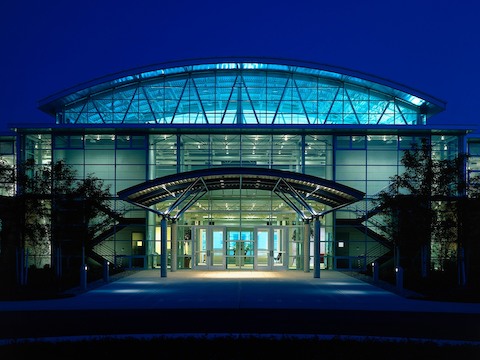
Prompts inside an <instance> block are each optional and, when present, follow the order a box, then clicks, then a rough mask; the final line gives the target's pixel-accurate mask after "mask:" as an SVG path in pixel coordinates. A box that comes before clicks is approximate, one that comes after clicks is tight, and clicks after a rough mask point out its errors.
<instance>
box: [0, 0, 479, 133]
mask: <svg viewBox="0 0 480 360" xmlns="http://www.w3.org/2000/svg"><path fill="white" fill-rule="evenodd" d="M0 44H1V55H0V64H1V69H2V76H1V82H2V93H1V96H0V109H1V110H0V125H1V126H0V131H3V130H4V129H7V125H8V124H12V123H17V122H26V123H32V122H46V121H53V120H51V118H50V117H48V116H46V115H44V114H43V113H42V112H40V111H39V110H37V101H38V100H40V99H42V98H44V97H46V96H49V95H52V94H54V93H56V92H58V91H61V90H63V89H66V88H69V87H71V86H74V85H77V84H79V83H83V82H86V81H89V80H93V79H95V78H98V77H101V76H104V75H108V74H111V73H115V72H118V71H123V70H128V69H131V68H136V67H140V66H146V65H151V64H156V63H161V62H165V61H170V60H184V59H190V58H203V57H217V56H254V57H273V58H288V59H296V60H302V61H313V62H318V63H323V64H330V65H335V66H340V67H346V68H349V69H352V70H357V71H361V72H365V73H369V74H373V75H376V76H379V77H383V78H386V79H389V80H392V81H395V82H399V83H402V84H405V85H407V86H409V87H412V88H415V89H418V90H420V91H423V92H426V93H428V94H430V95H432V96H434V97H437V98H440V99H442V100H445V101H447V110H446V111H445V112H443V113H442V114H439V115H437V116H436V117H434V118H432V120H431V123H440V122H441V123H444V124H457V125H460V124H476V123H479V122H480V116H479V115H478V114H477V112H476V108H477V107H478V106H480V102H479V101H478V98H479V96H478V95H477V94H476V91H475V90H476V87H477V84H478V83H479V82H480V70H479V66H480V1H477V0H457V1H448V0H405V1H390V0H371V1H369V0H364V1H361V0H352V1H351V0H345V1H322V0H317V1H314V0H310V1H307V0H296V1H282V0H276V1H262V0H256V1H251V0H244V1H193V0H172V1H168V2H167V1H162V0H136V1H124V0H116V1H115V0H83V1H70V0H44V1H40V0H38V1H37V0H16V1H13V0H9V1H2V2H1V4H0Z"/></svg>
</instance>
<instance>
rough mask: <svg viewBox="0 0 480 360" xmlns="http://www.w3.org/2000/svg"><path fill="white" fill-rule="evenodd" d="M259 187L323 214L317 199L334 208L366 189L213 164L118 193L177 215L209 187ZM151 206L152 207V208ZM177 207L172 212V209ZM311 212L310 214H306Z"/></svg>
mask: <svg viewBox="0 0 480 360" xmlns="http://www.w3.org/2000/svg"><path fill="white" fill-rule="evenodd" d="M228 189H257V190H266V191H271V192H274V193H275V194H277V195H278V196H279V197H280V198H282V200H284V201H285V202H286V203H287V204H288V205H290V207H292V208H293V209H294V210H295V211H296V212H297V213H298V214H299V215H300V216H301V217H303V218H308V217H315V216H321V215H322V213H319V212H317V211H316V210H315V205H314V203H319V204H325V205H328V206H331V207H332V208H335V207H339V206H343V205H347V204H350V203H352V202H355V201H358V200H360V199H362V198H363V196H364V195H365V194H364V193H362V192H360V191H358V190H355V189H352V188H350V187H348V186H345V185H341V184H338V183H335V182H333V181H329V180H325V179H322V178H319V177H316V176H311V175H304V174H299V173H295V172H289V171H283V170H274V169H264V168H246V167H239V168H211V169H202V170H195V171H190V172H184V173H180V174H173V175H168V176H164V177H161V178H157V179H155V180H151V181H147V182H144V183H142V184H139V185H136V186H133V187H130V188H128V189H125V190H123V191H120V192H119V193H118V196H119V197H120V198H121V199H123V200H126V201H129V202H131V203H134V204H136V205H138V206H140V207H145V208H149V207H150V206H152V205H155V204H157V203H161V202H165V201H169V202H172V204H171V205H170V206H169V207H168V209H167V210H166V211H164V212H157V213H158V215H162V216H166V217H172V218H177V217H178V216H180V215H181V214H182V213H183V212H185V211H186V210H187V209H188V208H189V207H190V206H191V205H192V204H193V203H195V202H196V201H198V200H199V199H200V198H201V197H202V196H203V195H205V194H206V193H207V192H209V191H215V190H228ZM149 210H151V211H154V210H152V209H151V208H149ZM174 210H175V211H177V212H176V214H175V216H172V215H171V214H172V212H173V211H174ZM305 212H307V213H308V215H309V216H307V215H306V214H305Z"/></svg>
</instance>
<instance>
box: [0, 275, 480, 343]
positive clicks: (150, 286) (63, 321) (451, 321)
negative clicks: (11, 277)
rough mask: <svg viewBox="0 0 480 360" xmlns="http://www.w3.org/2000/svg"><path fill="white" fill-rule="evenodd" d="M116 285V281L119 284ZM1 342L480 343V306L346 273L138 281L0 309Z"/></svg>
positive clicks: (134, 278) (128, 279)
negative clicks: (275, 337)
mask: <svg viewBox="0 0 480 360" xmlns="http://www.w3.org/2000/svg"><path fill="white" fill-rule="evenodd" d="M112 280H113V279H112ZM0 316H1V317H2V326H1V329H0V338H3V339H12V338H26V337H27V338H29V337H46V336H49V337H50V336H79V335H107V334H165V333H169V334H170V333H283V334H287V333H296V334H302V333H303V334H307V333H308V334H341V335H361V336H387V337H388V336H394V337H405V338H429V339H433V338H434V339H449V340H468V341H479V342H480V304H477V303H475V304H473V303H448V302H434V301H425V300H419V299H412V298H407V297H404V296H400V295H397V294H395V293H393V292H390V291H387V290H385V289H383V288H381V287H377V286H374V285H372V284H369V283H367V282H364V281H361V280H359V279H358V278H356V277H352V276H349V275H347V274H345V273H342V272H336V271H322V272H321V277H320V278H319V279H315V278H313V274H312V273H303V272H294V271H285V272H249V271H223V272H220V271H218V272H217V271H212V272H196V271H177V272H173V273H172V272H169V273H168V274H167V277H166V278H162V277H160V271H159V270H146V271H139V272H135V273H132V274H131V275H129V276H125V277H121V278H118V279H117V280H115V281H111V282H109V283H102V282H100V283H97V284H96V286H93V285H90V289H87V291H86V292H81V293H78V294H76V295H75V296H73V297H69V298H64V299H55V300H35V301H3V302H0Z"/></svg>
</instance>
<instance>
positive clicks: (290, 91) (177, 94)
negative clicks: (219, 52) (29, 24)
mask: <svg viewBox="0 0 480 360" xmlns="http://www.w3.org/2000/svg"><path fill="white" fill-rule="evenodd" d="M335 70H336V71H335ZM409 90H410V89H407V88H405V87H404V86H401V85H399V84H395V83H393V82H389V81H387V80H384V79H379V78H375V77H373V76H371V75H366V74H361V73H355V72H353V71H351V70H347V69H336V68H333V67H329V66H323V68H322V66H319V65H317V67H315V66H314V64H303V65H302V63H298V64H294V63H293V62H292V61H286V63H285V64H282V63H273V62H270V61H265V62H256V61H224V62H222V61H220V62H205V63H198V61H192V62H191V63H190V64H189V63H187V64H184V65H175V66H167V67H164V68H159V69H154V68H148V69H145V70H143V71H139V72H136V73H133V72H132V73H130V74H127V75H124V76H119V77H118V76H117V77H116V78H113V79H110V80H104V81H103V82H102V81H100V80H99V81H97V82H95V83H92V84H88V86H87V87H85V86H84V87H83V88H80V89H77V90H71V91H70V92H69V93H67V94H62V95H59V96H57V97H56V98H55V97H51V98H49V99H47V100H45V101H44V102H43V104H42V105H41V106H40V108H41V109H42V110H44V111H46V112H50V113H52V114H55V115H56V114H57V113H63V115H64V116H57V119H59V120H58V121H65V122H68V123H72V122H76V123H82V124H88V123H102V122H106V123H109V122H113V123H124V122H128V123H152V122H157V123H163V122H167V123H168V122H172V123H173V124H175V123H180V124H206V123H215V124H233V123H235V124H239V125H241V124H243V123H249V124H256V123H260V124H309V123H310V124H322V123H327V124H349V123H352V124H353V123H355V124H377V123H378V124H383V125H385V124H392V125H414V124H417V122H418V121H419V119H423V118H424V115H426V114H427V115H428V114H429V113H430V114H434V113H436V112H440V111H442V110H443V108H444V103H442V102H441V101H440V100H437V99H435V98H432V97H430V96H427V95H425V96H424V97H423V98H422V95H423V94H421V93H419V92H415V91H413V90H412V91H411V92H409ZM421 105H425V106H426V107H421ZM424 108H425V109H426V112H427V113H425V110H424ZM423 123H424V122H423Z"/></svg>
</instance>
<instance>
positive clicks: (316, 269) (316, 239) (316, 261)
mask: <svg viewBox="0 0 480 360" xmlns="http://www.w3.org/2000/svg"><path fill="white" fill-rule="evenodd" d="M320 226H321V225H320V219H319V218H318V217H316V218H315V220H314V222H313V229H314V230H313V277H314V278H319V277H320Z"/></svg>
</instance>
